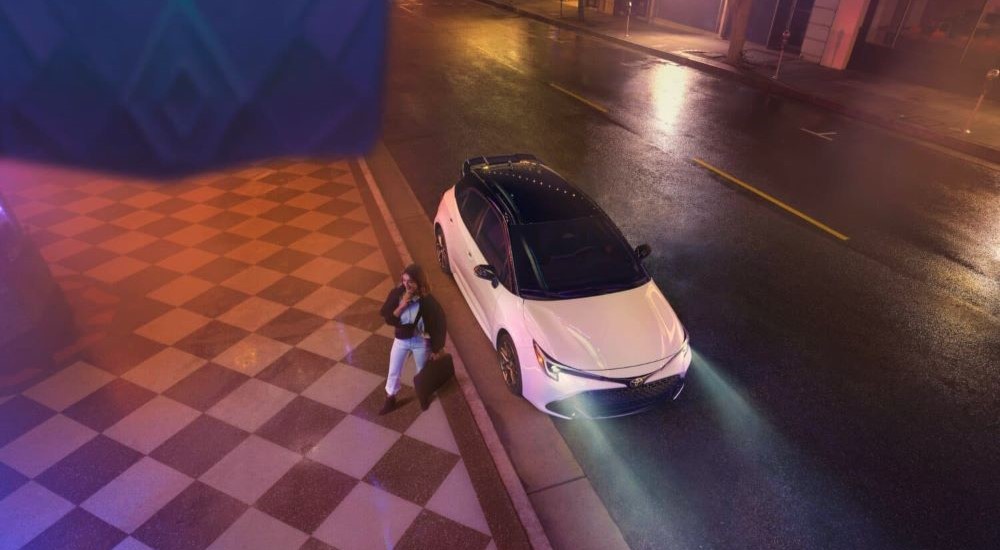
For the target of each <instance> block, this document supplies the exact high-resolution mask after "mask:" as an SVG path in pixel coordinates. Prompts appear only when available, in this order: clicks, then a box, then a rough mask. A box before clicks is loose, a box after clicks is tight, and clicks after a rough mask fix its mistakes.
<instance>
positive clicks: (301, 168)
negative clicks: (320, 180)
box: [282, 162, 323, 176]
mask: <svg viewBox="0 0 1000 550" xmlns="http://www.w3.org/2000/svg"><path fill="white" fill-rule="evenodd" d="M322 167H323V165H322V164H319V163H316V162H297V163H295V164H293V165H291V166H286V167H285V168H282V171H285V172H290V173H292V174H298V175H300V176H305V175H307V174H312V173H313V172H315V171H316V170H319V169H320V168H322Z"/></svg>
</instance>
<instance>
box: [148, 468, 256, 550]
mask: <svg viewBox="0 0 1000 550" xmlns="http://www.w3.org/2000/svg"><path fill="white" fill-rule="evenodd" d="M246 509H247V506H246V505H245V504H243V503H242V502H240V501H238V500H236V499H235V498H233V497H231V496H229V495H227V494H225V493H222V492H220V491H217V490H215V489H213V488H211V487H209V486H208V485H205V484H204V483H201V482H199V481H195V482H194V483H192V484H191V485H189V486H188V488H187V489H185V490H184V491H183V492H181V494H179V495H177V497H175V498H174V499H173V500H171V501H170V502H169V503H167V505H166V506H164V507H163V508H161V509H160V510H159V511H158V512H156V514H154V515H153V517H151V518H149V520H148V521H146V523H144V524H142V526H141V527H139V528H138V529H137V530H136V531H135V533H134V534H133V537H135V538H136V539H138V540H139V541H140V542H142V543H144V544H146V545H148V546H150V547H152V548H156V549H157V550H203V549H204V548H207V547H208V545H210V544H212V542H213V541H214V540H215V539H217V538H218V537H219V535H221V534H222V533H223V532H225V530H226V529H228V528H229V526H230V525H232V524H233V522H235V521H236V520H237V519H238V518H239V517H240V516H241V515H242V514H243V512H245V511H246Z"/></svg>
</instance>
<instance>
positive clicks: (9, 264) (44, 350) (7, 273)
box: [0, 195, 72, 374]
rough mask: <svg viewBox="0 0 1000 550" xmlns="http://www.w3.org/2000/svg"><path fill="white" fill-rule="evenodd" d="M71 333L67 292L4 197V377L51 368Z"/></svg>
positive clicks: (0, 321) (0, 211)
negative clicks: (40, 367)
mask: <svg viewBox="0 0 1000 550" xmlns="http://www.w3.org/2000/svg"><path fill="white" fill-rule="evenodd" d="M71 328H72V315H71V313H70V309H69V307H68V306H67V305H66V300H65V298H64V296H63V293H62V289H60V288H59V285H57V284H56V283H55V281H54V280H53V279H52V274H51V273H50V272H49V267H48V264H46V263H45V260H44V259H43V258H42V256H41V254H40V253H39V251H38V249H37V248H36V247H35V246H34V243H32V242H31V240H30V239H29V238H27V236H26V235H25V233H24V229H23V228H22V227H21V225H20V223H18V220H17V218H16V217H15V216H14V212H13V210H11V208H10V204H9V203H8V202H7V200H6V199H5V198H4V196H3V195H0V374H2V373H4V372H7V371H14V370H20V369H24V368H27V367H30V366H34V365H36V364H39V363H43V364H44V363H47V361H48V358H49V357H51V355H52V353H53V352H54V351H57V349H56V348H58V347H61V346H62V345H64V344H66V343H67V339H68V338H69V337H70V336H71Z"/></svg>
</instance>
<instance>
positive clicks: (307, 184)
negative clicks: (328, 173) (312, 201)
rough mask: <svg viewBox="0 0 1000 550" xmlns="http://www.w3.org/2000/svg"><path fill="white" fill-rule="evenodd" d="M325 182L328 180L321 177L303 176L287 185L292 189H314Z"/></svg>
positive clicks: (286, 185)
mask: <svg viewBox="0 0 1000 550" xmlns="http://www.w3.org/2000/svg"><path fill="white" fill-rule="evenodd" d="M324 183H326V182H325V181H323V180H321V179H319V178H314V177H312V176H302V177H301V178H298V179H296V180H293V181H290V182H288V183H286V184H285V187H288V188H290V189H298V190H299V191H312V190H313V189H316V188H317V187H319V186H320V185H323V184H324Z"/></svg>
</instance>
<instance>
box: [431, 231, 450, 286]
mask: <svg viewBox="0 0 1000 550" xmlns="http://www.w3.org/2000/svg"><path fill="white" fill-rule="evenodd" d="M434 248H435V250H436V251H437V260H438V267H440V268H441V271H443V272H444V274H445V275H451V263H450V260H449V259H448V243H446V242H445V240H444V233H442V232H441V227H435V228H434Z"/></svg>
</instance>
